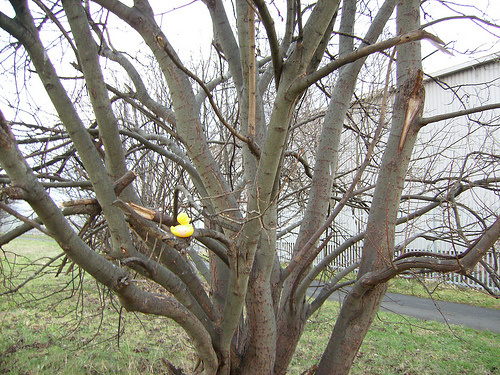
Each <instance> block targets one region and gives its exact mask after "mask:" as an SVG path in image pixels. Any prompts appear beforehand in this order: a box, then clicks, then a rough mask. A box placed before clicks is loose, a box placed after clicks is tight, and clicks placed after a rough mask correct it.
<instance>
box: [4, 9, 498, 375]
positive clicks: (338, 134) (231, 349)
mask: <svg viewBox="0 0 500 375" xmlns="http://www.w3.org/2000/svg"><path fill="white" fill-rule="evenodd" d="M203 3H204V5H205V6H206V9H207V10H208V12H209V14H210V18H211V20H212V25H213V32H214V38H213V42H212V45H213V49H212V50H211V53H210V54H209V55H208V56H207V60H206V61H202V59H201V58H200V59H199V60H198V59H197V60H196V61H197V67H196V68H188V67H187V65H185V64H184V63H183V61H181V59H180V58H179V56H178V54H177V53H178V51H176V50H175V49H174V48H173V47H172V45H171V44H170V41H169V39H168V38H167V36H166V35H165V34H164V32H163V31H162V28H161V27H160V26H159V24H158V20H159V16H158V14H157V13H155V11H154V10H153V9H154V7H156V6H160V4H156V3H153V4H150V3H149V2H148V1H145V0H136V1H134V3H133V5H131V6H128V5H126V4H125V3H121V2H119V1H116V0H95V1H92V2H86V3H83V4H82V3H81V2H79V1H77V0H62V1H61V2H58V1H55V2H46V1H41V0H35V1H33V2H27V1H14V0H11V1H10V4H11V9H12V14H11V15H9V13H7V10H5V12H6V13H0V27H1V28H2V29H3V30H4V33H3V34H2V37H3V38H4V39H6V40H8V43H7V47H6V48H4V50H3V53H4V54H5V55H6V57H5V59H4V60H3V61H4V65H5V66H7V69H6V70H7V72H8V73H9V77H13V78H12V79H13V80H14V81H15V82H17V86H16V87H19V88H20V89H19V90H18V92H17V93H16V95H15V97H14V98H11V97H10V96H7V95H6V97H5V99H4V104H5V103H11V107H12V108H15V109H17V111H18V112H17V114H16V112H15V111H14V112H13V114H12V116H13V118H12V119H5V118H3V116H2V119H1V125H2V126H1V132H0V162H1V164H2V167H3V169H4V171H5V173H6V175H7V176H5V177H8V179H4V182H5V183H6V185H5V188H4V189H3V192H4V194H5V195H6V196H9V197H10V198H13V199H23V200H25V201H26V202H28V203H29V205H30V206H31V207H32V209H33V210H34V212H36V214H37V215H38V219H37V220H34V221H27V223H26V224H25V225H23V226H22V227H20V228H17V229H16V230H14V231H11V232H9V233H7V234H5V235H3V236H2V237H1V239H0V242H1V243H6V242H8V241H9V240H10V239H12V238H13V237H15V236H17V235H19V234H20V233H22V232H23V231H26V230H28V229H29V228H31V226H33V225H35V226H36V225H39V224H41V225H43V228H42V229H44V230H46V231H47V232H48V233H49V234H50V235H51V236H52V237H53V238H54V239H55V240H56V241H57V242H58V243H59V245H60V246H61V248H62V249H63V250H64V252H65V255H66V256H67V258H69V259H70V260H71V261H73V262H75V263H76V264H77V265H78V266H79V267H80V268H81V269H83V270H85V271H86V272H87V273H89V274H90V275H91V276H92V277H93V278H95V279H96V280H97V281H99V282H100V283H102V284H104V285H105V286H106V287H108V288H109V289H110V290H112V291H113V292H114V293H115V294H116V295H117V296H118V298H119V299H120V302H121V304H122V305H123V306H124V307H125V308H126V309H127V310H129V311H138V312H143V313H147V314H157V315H161V316H166V317H169V318H171V319H173V320H174V321H175V322H177V323H178V324H179V325H180V326H181V327H182V328H183V329H184V330H185V331H186V333H187V334H188V335H189V336H190V337H191V339H192V342H193V345H194V347H195V350H196V353H197V355H198V356H199V359H200V366H198V367H197V369H196V371H197V372H200V373H204V374H271V373H274V374H284V373H285V372H286V369H287V367H288V364H289V362H290V360H291V357H292V355H293V352H294V350H295V347H296V345H297V342H298V340H299V338H300V336H301V334H302V332H303V329H304V325H305V324H306V321H307V318H308V317H309V316H310V315H311V314H312V313H313V312H314V311H316V310H317V309H318V308H319V307H320V306H321V304H322V303H323V302H324V300H325V299H326V298H327V297H328V296H329V295H330V294H331V293H332V292H333V291H334V290H336V289H337V288H338V287H340V286H341V285H345V283H342V282H341V281H342V279H343V277H344V276H346V274H347V273H349V272H350V271H354V270H357V278H356V280H354V281H348V283H351V284H352V289H351V291H350V292H349V294H348V296H347V297H346V299H345V301H344V303H343V306H342V309H341V312H340V314H339V316H338V317H337V320H336V325H335V328H334V330H333V332H332V335H331V339H330V342H329V344H328V346H327V348H326V349H325V352H324V355H323V358H322V360H321V362H320V363H319V366H318V368H317V370H316V373H317V374H331V373H339V374H343V373H347V372H348V371H349V369H350V367H351V365H352V361H353V359H354V357H355V355H356V353H357V351H358V349H359V346H360V345H361V343H362V341H363V339H364V337H365V335H366V332H367V330H368V329H369V327H370V324H371V322H372V321H373V319H374V317H375V314H376V312H377V310H378V308H379V306H380V302H381V299H382V297H383V295H384V294H385V291H386V288H387V284H386V282H387V281H388V280H390V279H391V278H393V277H395V276H397V275H398V274H401V273H403V272H407V271H409V270H418V269H425V270H433V271H437V272H459V273H463V274H467V273H468V272H469V271H470V270H471V269H472V268H473V267H474V266H475V265H476V264H477V263H478V262H479V261H480V260H481V259H482V257H483V256H484V255H485V254H486V253H487V252H488V251H490V249H492V247H493V245H494V244H495V242H496V241H497V239H498V237H499V236H500V222H499V221H498V218H497V212H496V211H494V210H477V211H475V212H474V214H475V220H476V222H477V223H479V224H478V225H476V226H474V230H471V231H463V230H461V229H462V228H460V227H459V226H458V223H459V220H456V221H455V223H451V222H448V225H446V226H445V227H440V228H439V231H440V232H441V233H440V234H443V232H444V233H445V234H446V235H447V236H449V238H450V239H453V238H457V237H459V238H460V240H461V241H462V242H463V243H466V244H467V246H468V247H467V250H465V251H464V252H462V253H460V254H455V255H454V256H442V255H438V254H433V253H429V252H416V253H415V252H406V253H404V252H403V254H402V255H400V253H401V252H398V255H395V250H396V243H395V242H396V228H397V226H398V225H401V224H404V225H406V227H407V228H413V227H412V225H413V224H414V223H416V221H417V220H418V218H419V217H422V215H424V214H425V213H427V212H429V211H431V210H439V209H443V207H444V206H445V203H447V204H449V206H450V207H453V209H455V211H456V212H458V210H459V209H458V208H457V207H459V206H458V205H456V204H455V202H456V198H457V197H458V195H460V194H461V193H462V192H464V191H465V190H469V189H473V188H476V187H479V188H482V189H490V190H491V191H496V189H497V180H498V179H497V178H496V177H495V175H496V170H497V169H496V166H495V165H496V164H495V160H496V159H497V156H496V150H495V149H493V150H492V151H491V153H490V156H491V157H490V158H485V159H484V163H485V164H483V165H481V166H480V165H479V164H478V165H477V168H476V169H475V172H474V173H471V174H469V175H468V176H474V178H475V179H476V180H475V182H474V183H472V181H470V180H469V179H464V178H463V175H462V176H461V177H457V174H460V168H459V170H458V171H455V170H452V171H448V172H447V173H448V175H447V178H446V181H447V185H446V186H444V187H441V188H439V189H437V190H436V189H435V187H436V185H435V184H436V182H432V181H431V180H432V178H435V179H436V181H437V180H439V179H440V178H441V177H439V176H440V175H439V173H443V170H433V171H432V173H433V176H432V178H427V179H425V180H422V181H420V180H419V183H420V184H421V185H422V189H421V191H420V193H419V197H420V198H419V199H420V200H421V201H422V202H427V203H426V204H425V205H424V206H422V205H413V204H411V205H408V204H404V203H405V202H406V201H407V200H408V199H409V195H405V196H402V194H403V192H405V189H407V190H408V183H407V177H408V168H409V165H410V161H411V155H412V152H413V150H414V147H415V144H416V142H417V139H418V134H419V131H420V129H422V128H423V127H424V126H427V124H429V123H432V122H435V121H437V120H438V119H436V118H434V119H433V118H427V119H426V118H422V117H421V115H422V111H423V105H424V96H425V93H424V88H423V84H422V82H423V77H424V74H423V71H422V58H421V52H420V40H422V39H427V40H429V41H431V42H432V43H434V44H435V45H437V46H439V45H442V44H443V42H442V41H441V40H440V39H439V38H438V37H437V36H435V35H433V34H431V33H429V32H427V31H425V30H424V29H423V28H422V27H421V25H420V1H417V0H411V1H399V2H398V1H396V0H385V1H383V2H381V4H380V5H379V4H376V2H370V3H361V2H358V1H356V0H343V1H340V0H336V1H332V0H324V1H323V0H320V1H318V2H316V3H311V4H309V3H301V2H299V1H287V2H286V3H283V4H277V3H276V4H274V3H273V4H267V3H265V2H264V1H260V0H255V1H253V2H248V1H246V0H245V1H244V0H237V1H235V2H234V3H233V4H225V3H223V2H222V1H220V0H204V1H203ZM151 5H153V6H154V7H152V6H151ZM231 6H233V7H234V8H233V9H232V10H231V11H229V10H227V9H228V7H231ZM395 9H396V11H395ZM394 12H395V14H396V16H395V21H396V22H395V33H394V35H392V36H391V35H390V29H391V28H392V29H394V25H393V23H394V22H393V20H391V16H392V15H393V13H394ZM450 12H452V10H451V11H450ZM233 14H234V17H233ZM452 14H453V17H452V18H453V19H461V20H462V21H463V22H470V21H471V20H473V21H474V22H478V23H480V24H481V25H482V27H485V28H489V29H492V30H495V28H496V26H495V24H494V23H493V20H485V19H481V18H479V17H477V16H468V17H466V16H465V15H464V14H462V15H457V14H455V13H453V12H452ZM361 17H365V18H364V19H367V20H368V21H360V22H358V20H362V18H361ZM426 17H428V18H430V17H431V15H430V14H428V13H426ZM115 25H121V26H120V27H121V28H123V29H126V30H127V37H128V35H132V33H134V34H133V35H139V36H140V38H141V40H142V43H143V45H144V46H146V47H147V50H144V49H142V48H141V49H140V50H137V49H136V50H134V48H137V47H136V46H132V45H130V46H127V48H129V50H127V51H123V52H122V51H119V50H117V49H115V48H114V47H113V45H114V43H113V41H114V40H115V38H119V35H118V36H117V35H115V33H114V32H113V31H114V30H113V28H114V27H115ZM358 28H359V30H363V29H366V30H365V31H363V34H361V35H359V34H358V33H359V31H358ZM492 32H493V31H492ZM381 35H384V36H383V37H381ZM379 39H380V41H378V40H379ZM439 48H442V47H439ZM130 56H134V57H133V58H130ZM374 60H378V61H379V65H378V66H377V68H376V71H375V70H374V69H373V61H374ZM55 61H59V62H60V65H61V66H60V67H58V69H57V70H56V68H55ZM368 62H370V64H368ZM69 63H71V65H72V66H73V68H74V70H69V69H68V65H69ZM115 63H116V64H117V65H116V64H115ZM381 66H382V67H383V69H380V67H381ZM394 66H395V72H396V83H395V85H396V90H395V92H394V93H392V92H391V90H389V88H390V86H391V85H392V78H391V76H392V75H391V72H392V67H394ZM20 72H21V73H22V76H21V77H19V73H20ZM386 72H387V73H386ZM34 73H36V76H37V77H38V79H39V80H40V82H41V83H42V86H43V89H44V91H45V93H46V94H47V97H48V98H49V100H50V102H51V105H52V106H53V108H54V109H55V113H52V110H51V109H49V108H48V107H46V105H45V102H44V99H42V97H41V94H40V97H39V94H38V91H39V90H37V94H36V96H34V91H32V90H33V88H34V87H35V86H32V85H34V84H32V83H31V82H32V79H31V77H30V76H31V74H34ZM366 77H372V78H373V79H375V80H376V81H377V82H378V86H374V87H372V90H373V91H372V92H373V95H372V96H371V102H370V100H366V99H363V100H358V101H357V103H358V107H356V108H361V111H362V113H363V116H362V117H363V118H364V119H365V120H366V118H368V119H369V120H368V121H364V120H361V119H360V118H359V117H356V115H355V114H353V112H352V111H349V108H350V105H351V103H353V102H354V101H353V98H354V97H356V98H360V96H361V95H364V96H367V97H369V96H368V95H366V94H367V90H366V89H362V87H364V85H360V82H362V81H363V80H364V79H366ZM377 82H372V83H373V84H374V85H375V83H377ZM24 85H26V86H24ZM356 85H358V86H359V88H358V89H356ZM38 89H40V88H39V87H38ZM356 90H358V91H356ZM363 90H364V91H363ZM25 93H30V94H31V95H32V96H33V100H31V102H32V103H36V105H38V109H35V108H33V107H31V108H28V113H29V112H31V113H30V115H31V117H32V119H33V121H32V122H29V121H18V120H17V119H16V118H21V117H22V118H24V117H25V115H24V114H23V113H21V111H23V110H24V108H25V106H24V102H25V99H24V95H25ZM389 96H390V97H389ZM391 98H394V105H393V106H390V107H389V106H388V103H392V100H389V99H391ZM369 107H373V108H376V110H373V108H370V109H369ZM493 107H499V105H494V106H490V107H479V108H472V109H470V112H475V111H483V110H486V109H493ZM40 111H43V113H40ZM4 112H5V113H7V112H6V111H4ZM9 112H10V111H9ZM37 112H38V113H37ZM459 115H463V112H457V113H452V114H450V115H449V117H454V116H459ZM7 120H12V122H11V125H10V126H9V124H8V122H7ZM315 132H317V134H314V133H315ZM311 133H313V134H314V137H312V136H311ZM15 138H18V142H17V143H18V144H19V145H22V147H21V150H22V151H23V154H21V152H20V149H19V148H18V147H17V145H16V139H15ZM427 146H428V145H427ZM436 147H437V146H436ZM444 147H446V146H444ZM354 149H355V150H358V151H359V152H358V153H357V157H356V158H353V157H349V158H347V157H346V154H345V153H344V151H346V150H347V152H349V150H354ZM432 152H433V154H434V155H437V154H438V153H439V152H441V150H440V149H439V148H435V149H434V148H433V151H432ZM478 152H480V150H478ZM351 156H352V155H351ZM414 164H415V165H416V166H418V161H416V162H415V163H414ZM412 165H413V164H412ZM485 165H486V166H487V167H486V168H485ZM438 169H439V168H438ZM480 171H483V173H484V172H485V171H488V172H487V173H489V175H488V176H485V175H484V174H480ZM136 177H138V178H136ZM134 179H135V181H134V182H133V180H134ZM49 187H50V189H51V190H50V194H49V190H47V188H49ZM56 188H58V189H59V188H60V189H66V190H65V193H64V194H65V196H68V195H69V196H72V197H73V198H74V200H73V201H72V202H70V203H67V204H66V207H65V208H64V209H63V210H61V209H60V208H59V207H58V206H57V205H56V204H55V203H54V201H53V199H52V198H51V195H52V196H54V192H55V189H56ZM68 189H69V190H68ZM408 191H409V190H408ZM402 202H403V204H402ZM178 206H182V207H181V210H188V211H189V213H190V215H191V217H192V218H193V219H194V220H193V221H194V224H195V227H196V229H195V231H194V234H193V235H192V236H191V237H189V238H178V237H175V236H174V235H172V234H171V233H170V231H169V227H170V226H172V225H175V224H177V222H176V214H177V213H178V212H180V211H179V210H178ZM348 206H350V207H351V208H353V209H354V208H356V209H360V210H361V211H364V212H365V213H366V215H367V222H366V226H365V227H364V228H362V229H360V230H359V231H358V232H354V231H353V229H352V228H349V229H345V228H344V229H342V228H341V227H340V226H339V225H338V221H339V218H340V217H341V216H342V215H345V214H344V211H345V208H346V207H348ZM460 207H463V206H460ZM72 215H80V216H82V217H83V221H80V222H76V226H77V227H78V232H77V231H76V230H75V226H74V225H73V226H72V225H71V224H70V222H69V221H68V219H67V218H68V217H70V216H72ZM459 216H460V215H459V214H458V213H457V218H458V217H459ZM37 222H38V223H39V224H36V223H37ZM478 228H479V229H478ZM434 229H435V230H436V231H438V228H434ZM295 230H297V233H296V235H295V236H294V248H293V250H292V254H291V259H290V261H289V263H288V264H286V265H284V264H280V260H279V257H278V256H279V251H278V250H279V249H278V247H277V240H278V238H280V237H282V236H284V235H286V234H287V233H291V232H292V231H295ZM335 231H336V232H339V231H340V232H341V233H342V237H343V238H344V240H343V241H340V242H338V243H336V244H335V245H336V248H335V250H334V251H333V252H332V253H331V254H329V255H328V256H327V257H326V258H325V259H324V260H323V261H321V262H319V263H318V264H317V265H314V260H315V259H316V258H317V257H318V255H319V254H320V253H321V251H322V250H323V249H324V248H325V246H326V245H327V243H328V242H329V241H330V240H331V239H332V236H333V233H334V232H335ZM457 233H458V235H457ZM418 235H422V233H421V232H420V234H418V233H417V234H416V236H418ZM361 241H362V242H363V251H362V257H361V259H360V262H353V263H352V264H351V265H349V266H348V267H347V268H346V269H345V270H342V271H339V272H336V273H334V274H333V275H332V277H331V280H329V282H328V283H326V284H325V286H324V288H323V290H322V292H321V293H320V294H319V296H318V297H316V298H315V299H314V300H312V301H307V300H306V298H305V297H306V291H307V288H308V287H309V286H310V285H311V283H312V281H313V280H314V279H315V277H316V276H317V275H318V274H319V273H321V272H322V271H323V270H325V269H326V268H327V267H328V264H329V263H330V262H332V261H333V260H334V259H335V257H336V256H339V255H340V254H341V253H342V252H343V251H345V250H346V249H348V248H349V247H350V246H351V245H353V244H355V243H358V242H361ZM193 243H199V244H201V245H203V246H204V247H205V248H206V249H208V251H209V252H208V254H209V256H208V265H209V267H208V269H207V267H206V263H205V262H204V261H202V260H201V259H200V258H199V255H198V254H197V253H196V252H195V251H193V249H192V248H191V247H190V245H191V244H193ZM403 247H404V246H403ZM190 261H192V262H193V263H194V264H196V266H197V267H198V270H199V272H197V271H196V270H194V269H193V267H192V266H191V263H190ZM131 272H134V273H138V274H140V275H142V277H144V278H147V279H149V280H151V282H153V283H156V284H158V285H159V286H161V287H162V288H164V290H166V291H167V293H164V294H157V293H152V292H151V291H149V290H148V289H147V288H141V287H140V286H139V285H138V284H137V283H135V282H134V280H132V278H131V276H130V275H131ZM202 277H203V278H204V279H205V281H206V282H207V283H205V282H204V280H203V279H202Z"/></svg>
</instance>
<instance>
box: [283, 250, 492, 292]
mask: <svg viewBox="0 0 500 375" xmlns="http://www.w3.org/2000/svg"><path fill="white" fill-rule="evenodd" d="M276 246H277V250H278V256H279V258H280V261H281V262H285V263H288V262H290V260H291V257H292V251H293V246H294V243H293V242H287V241H278V242H277V244H276ZM335 247H336V245H334V244H328V245H327V246H326V247H325V249H324V250H323V251H322V252H321V253H320V254H319V255H318V257H317V258H316V259H315V260H314V263H313V264H314V265H317V264H318V263H319V262H321V260H323V258H324V257H325V256H326V255H327V254H330V253H331V252H333V251H334V249H335ZM422 249H423V250H425V251H433V252H435V253H439V254H447V255H452V254H451V252H450V251H444V250H440V249H439V248H433V249H429V248H428V247H427V248H426V247H423V248H420V249H417V248H412V249H406V250H405V251H406V252H410V251H421V250H422ZM463 250H464V249H463ZM360 258H361V246H359V245H358V246H356V245H353V246H351V247H350V248H348V249H347V250H346V251H344V252H343V253H342V254H341V255H339V256H338V257H337V258H335V259H334V260H333V261H332V262H331V263H330V265H329V268H330V269H338V270H341V269H344V268H345V267H347V266H348V265H350V264H352V263H353V262H354V261H357V260H359V259H360ZM483 261H484V262H485V263H486V264H487V265H489V266H490V267H491V268H492V269H495V270H498V268H499V266H500V265H499V262H500V260H499V259H497V258H495V254H494V253H493V252H488V253H487V254H486V256H485V257H484V258H483ZM470 275H471V276H472V277H474V278H475V279H477V280H478V281H479V283H478V282H475V281H473V280H471V279H470V278H468V277H466V276H464V275H460V274H457V273H448V274H442V273H438V272H429V273H426V274H425V277H426V278H429V279H432V278H436V279H438V278H439V279H440V280H442V281H444V282H446V283H450V284H453V285H458V286H462V287H473V288H477V289H482V285H481V284H480V283H482V284H484V285H485V286H486V287H488V288H490V289H491V290H493V291H495V292H497V293H499V292H500V289H499V288H498V287H497V286H496V284H495V282H494V280H493V278H492V276H491V275H490V273H489V272H488V271H487V270H486V269H485V268H484V267H483V265H482V264H480V263H479V264H478V265H477V266H476V267H475V268H474V270H473V271H472V272H471V273H470Z"/></svg>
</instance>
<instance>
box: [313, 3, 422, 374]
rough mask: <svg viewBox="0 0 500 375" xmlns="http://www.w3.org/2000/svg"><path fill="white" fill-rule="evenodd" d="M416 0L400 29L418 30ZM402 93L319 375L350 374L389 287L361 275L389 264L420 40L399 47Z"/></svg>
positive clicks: (401, 16)
mask: <svg viewBox="0 0 500 375" xmlns="http://www.w3.org/2000/svg"><path fill="white" fill-rule="evenodd" d="M419 4H420V2H419V1H418V0H411V1H401V2H400V3H399V4H398V7H397V22H398V33H405V32H408V31H411V30H416V29H418V27H419V26H420V24H419ZM397 51H398V54H397V80H398V92H397V94H396V104H395V108H394V113H393V118H392V127H391V132H390V135H389V140H388V143H387V148H386V150H385V152H384V156H383V159H382V165H381V168H380V172H379V176H378V181H377V185H376V189H375V193H374V197H373V203H372V206H371V208H370V215H369V218H368V224H367V229H366V234H365V240H364V246H363V254H362V260H361V266H360V270H359V273H358V280H357V282H356V284H355V286H354V287H353V289H352V291H351V292H350V293H349V294H348V296H347V297H346V299H345V301H344V304H343V306H342V309H341V312H340V315H339V317H338V319H337V322H336V324H335V327H334V330H333V332H332V335H331V338H330V341H329V342H328V346H327V348H326V350H325V352H324V354H323V356H322V358H321V361H320V364H319V367H318V370H317V372H316V373H317V374H320V375H326V374H347V373H348V372H349V370H350V368H351V366H352V362H353V360H354V357H355V356H356V353H357V352H358V350H359V347H360V346H361V343H362V342H363V340H364V338H365V335H366V333H367V331H368V329H369V328H370V325H371V323H372V321H373V319H374V317H375V315H376V313H377V311H378V309H379V307H380V303H381V301H382V298H383V296H384V294H385V292H386V289H387V286H386V285H385V284H379V285H376V286H374V287H368V286H365V285H363V275H364V274H366V273H368V272H371V271H375V270H378V269H381V268H384V267H387V266H388V265H390V264H391V261H392V256H393V252H394V232H395V226H396V218H397V214H398V209H399V202H400V197H401V192H402V190H403V186H404V180H405V176H406V172H407V168H408V163H409V160H410V156H411V152H412V149H413V145H414V143H415V139H416V136H417V133H418V129H419V125H418V124H417V121H416V120H417V118H418V117H419V116H420V115H421V111H422V107H423V105H422V104H423V99H424V91H423V88H422V75H421V58H420V43H419V42H412V43H408V44H405V45H401V46H399V47H398V50H397ZM412 98H413V99H415V101H416V105H419V106H420V107H419V108H418V114H417V116H413V118H411V119H410V120H411V121H410V122H409V123H408V121H407V120H408V118H407V114H408V113H409V112H410V111H409V104H411V103H412Z"/></svg>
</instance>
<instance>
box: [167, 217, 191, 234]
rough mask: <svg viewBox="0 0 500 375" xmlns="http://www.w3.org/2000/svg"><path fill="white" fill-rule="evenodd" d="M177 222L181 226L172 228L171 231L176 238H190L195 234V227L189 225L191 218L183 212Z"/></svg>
mask: <svg viewBox="0 0 500 375" xmlns="http://www.w3.org/2000/svg"><path fill="white" fill-rule="evenodd" d="M177 221H178V222H179V224H180V225H176V226H174V227H170V231H171V232H172V234H173V235H174V236H177V237H189V236H190V235H192V234H193V232H194V227H193V226H192V225H191V224H189V222H190V221H191V218H190V217H189V216H188V215H187V214H186V213H185V212H181V213H180V214H179V215H177Z"/></svg>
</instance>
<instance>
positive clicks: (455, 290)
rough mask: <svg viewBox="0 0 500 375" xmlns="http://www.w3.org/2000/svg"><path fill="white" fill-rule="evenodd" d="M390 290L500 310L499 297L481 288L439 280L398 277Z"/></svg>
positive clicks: (391, 284) (390, 286) (392, 282)
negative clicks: (460, 285) (465, 286)
mask: <svg viewBox="0 0 500 375" xmlns="http://www.w3.org/2000/svg"><path fill="white" fill-rule="evenodd" d="M388 291H389V292H391V293H400V294H406V295H410V296H416V297H424V298H433V299H436V300H439V301H446V302H456V303H464V304H467V305H474V306H480V307H488V308H490V309H497V310H500V299H499V298H495V297H493V296H491V295H490V294H488V293H486V292H484V291H481V290H477V289H472V288H464V287H459V286H455V285H451V284H448V283H445V282H442V281H439V280H421V279H416V278H403V277H398V278H395V279H393V280H391V281H390V282H389V290H388Z"/></svg>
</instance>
